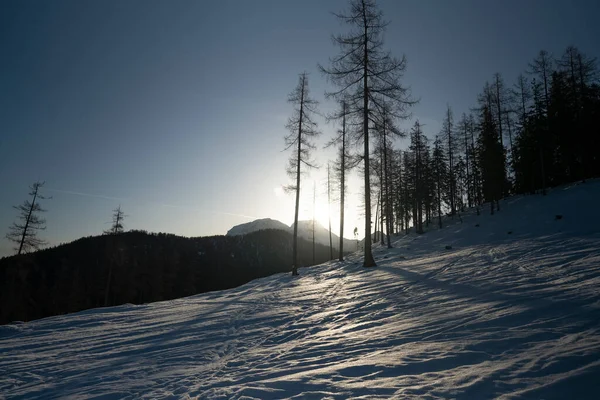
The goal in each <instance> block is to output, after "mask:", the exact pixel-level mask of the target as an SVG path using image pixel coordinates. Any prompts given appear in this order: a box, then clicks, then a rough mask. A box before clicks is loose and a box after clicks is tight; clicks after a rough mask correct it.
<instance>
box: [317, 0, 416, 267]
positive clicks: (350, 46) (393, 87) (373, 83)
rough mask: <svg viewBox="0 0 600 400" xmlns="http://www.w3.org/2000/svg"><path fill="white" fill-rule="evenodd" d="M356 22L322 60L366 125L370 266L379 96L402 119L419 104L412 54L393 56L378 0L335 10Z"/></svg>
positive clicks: (337, 94)
mask: <svg viewBox="0 0 600 400" xmlns="http://www.w3.org/2000/svg"><path fill="white" fill-rule="evenodd" d="M335 15H336V16H337V17H338V19H339V20H340V21H341V22H342V23H344V24H346V25H348V26H349V27H350V31H349V32H348V33H346V34H340V35H336V36H334V37H333V42H334V44H336V45H337V46H338V47H339V49H340V53H339V54H338V55H337V56H335V57H333V58H330V60H329V61H330V62H329V64H330V65H329V67H323V66H321V65H319V69H320V70H321V72H322V73H324V74H325V75H326V76H327V78H328V79H329V81H330V82H331V83H333V84H334V85H335V86H336V87H337V90H335V91H332V92H328V93H327V94H326V95H327V96H328V97H333V98H336V99H339V100H346V101H347V103H348V108H349V113H350V115H351V117H352V118H354V120H355V121H360V122H361V123H362V127H360V128H359V129H357V131H356V133H357V134H358V135H359V137H360V139H362V142H363V156H362V157H363V162H364V190H365V201H364V206H365V240H364V243H365V245H364V260H363V266H364V267H374V266H375V265H376V263H375V259H374V258H373V253H372V246H371V189H370V186H371V185H370V168H369V157H370V152H369V128H370V122H372V121H371V117H372V108H373V106H374V105H375V104H377V103H378V101H379V100H378V99H380V98H384V99H385V100H386V101H388V102H389V103H390V106H391V110H390V113H391V114H392V115H393V116H394V117H396V118H407V117H408V115H407V114H406V110H407V108H408V107H409V106H410V105H412V104H414V101H413V100H411V99H410V91H409V89H408V88H407V87H405V86H403V85H402V83H401V80H402V77H403V75H404V72H405V70H406V58H405V57H402V58H401V59H398V58H395V57H392V55H391V53H390V52H389V51H386V50H384V49H383V44H384V41H383V33H384V31H385V28H386V26H387V24H388V22H386V21H384V19H383V13H382V12H381V10H380V9H379V8H378V6H377V4H376V2H375V0H350V4H349V10H347V11H346V12H345V13H340V14H335Z"/></svg>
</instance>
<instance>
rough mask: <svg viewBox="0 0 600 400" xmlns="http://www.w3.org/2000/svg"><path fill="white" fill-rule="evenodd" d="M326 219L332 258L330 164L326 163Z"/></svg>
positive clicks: (331, 256)
mask: <svg viewBox="0 0 600 400" xmlns="http://www.w3.org/2000/svg"><path fill="white" fill-rule="evenodd" d="M327 217H328V218H327V219H328V222H329V259H330V260H333V238H332V237H331V166H330V164H329V163H327Z"/></svg>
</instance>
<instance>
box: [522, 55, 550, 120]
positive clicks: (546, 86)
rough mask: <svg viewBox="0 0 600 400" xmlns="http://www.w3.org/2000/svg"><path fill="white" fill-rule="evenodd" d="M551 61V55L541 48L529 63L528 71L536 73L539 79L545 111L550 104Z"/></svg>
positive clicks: (532, 73) (531, 73)
mask: <svg viewBox="0 0 600 400" xmlns="http://www.w3.org/2000/svg"><path fill="white" fill-rule="evenodd" d="M553 63H554V60H553V59H552V56H551V55H550V54H549V53H548V52H547V51H546V50H541V51H540V52H539V54H538V56H537V57H536V58H535V59H534V60H533V62H532V63H530V64H529V71H528V73H529V74H530V75H537V77H538V78H539V79H540V82H541V85H542V88H543V95H544V106H545V111H546V112H548V108H549V106H550V78H551V76H552V69H553Z"/></svg>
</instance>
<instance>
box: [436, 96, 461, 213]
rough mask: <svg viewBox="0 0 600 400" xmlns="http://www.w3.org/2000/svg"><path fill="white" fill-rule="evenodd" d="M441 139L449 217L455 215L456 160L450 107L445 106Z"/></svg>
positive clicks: (455, 142) (452, 116)
mask: <svg viewBox="0 0 600 400" xmlns="http://www.w3.org/2000/svg"><path fill="white" fill-rule="evenodd" d="M440 133H441V136H442V138H443V139H444V141H445V142H446V146H447V154H448V200H449V204H450V215H452V216H454V215H456V176H455V174H454V163H455V159H456V147H457V146H456V145H457V141H456V134H455V132H454V114H453V113H452V108H450V105H448V106H447V110H446V117H445V118H444V122H443V123H442V131H441V132H440Z"/></svg>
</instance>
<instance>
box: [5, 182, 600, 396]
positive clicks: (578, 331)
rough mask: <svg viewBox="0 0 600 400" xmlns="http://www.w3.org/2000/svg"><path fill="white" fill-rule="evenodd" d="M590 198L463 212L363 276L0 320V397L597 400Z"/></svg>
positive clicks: (598, 284) (304, 277) (598, 192)
mask: <svg viewBox="0 0 600 400" xmlns="http://www.w3.org/2000/svg"><path fill="white" fill-rule="evenodd" d="M598 199H600V182H597V181H595V182H589V183H586V184H585V185H577V186H572V187H565V188H561V189H555V190H554V191H553V192H552V193H551V195H549V196H547V197H545V198H542V197H517V198H513V199H509V200H507V201H505V202H503V203H502V207H503V209H502V210H501V211H500V212H499V213H498V214H497V215H495V216H489V215H485V213H487V212H489V209H487V208H483V209H482V215H481V216H476V215H475V214H474V211H473V210H471V211H469V213H468V214H467V215H463V220H464V222H463V223H462V224H461V223H459V222H458V220H457V219H456V221H451V220H448V221H446V222H447V223H449V225H448V226H446V227H445V228H444V229H442V230H438V231H435V230H434V231H431V232H429V233H427V234H425V235H421V236H415V235H408V236H402V237H400V238H399V239H398V240H396V242H395V243H394V248H393V249H386V248H384V247H376V248H375V249H374V255H375V258H376V261H377V263H378V267H376V268H372V269H364V268H362V267H361V263H362V259H361V258H360V257H359V255H358V254H354V255H351V256H349V257H347V260H346V261H345V262H343V263H340V262H337V261H335V262H330V263H328V264H325V265H321V266H317V267H311V268H304V269H301V270H300V273H301V275H300V276H299V277H297V278H292V277H291V276H289V274H279V275H274V276H272V277H267V278H263V279H258V280H255V281H252V282H250V283H248V284H246V285H244V286H241V287H239V288H236V289H232V290H227V291H221V292H211V293H205V294H201V295H197V296H192V297H189V298H185V299H179V300H172V301H166V302H159V303H154V304H149V305H139V306H135V305H123V306H118V307H112V308H103V309H94V310H88V311H83V312H80V313H76V314H72V315H66V316H57V317H51V318H46V319H42V320H38V321H32V322H29V323H21V324H16V323H15V324H10V325H5V326H0V398H2V397H3V396H4V397H5V398H10V399H12V398H15V399H18V398H48V399H52V398H67V399H68V398H73V399H74V398H77V399H81V398H102V399H108V398H148V399H151V398H172V399H188V398H198V399H230V398H231V399H251V398H257V399H270V398H272V399H279V398H293V399H309V398H328V399H346V398H369V399H372V398H402V399H404V398H407V399H410V398H415V399H446V398H460V399H472V398H478V399H481V398H500V399H509V398H510V399H513V398H515V399H521V398H528V399H529V398H531V399H534V398H535V399H554V398H556V399H560V398H578V399H581V398H596V396H597V393H598V392H599V391H600V379H598V377H600V290H599V289H600V234H599V233H598V231H599V230H598V229H596V228H595V226H597V225H598V222H600V214H599V212H598V211H596V210H595V204H596V203H597V201H598ZM574 202H575V203H574ZM573 204H577V207H574V208H573ZM559 213H560V214H563V215H564V219H563V220H560V221H555V220H554V216H555V214H559ZM476 223H477V224H480V227H475V224H476ZM508 231H511V234H508ZM446 245H452V249H451V250H445V249H444V247H445V246H446Z"/></svg>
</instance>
